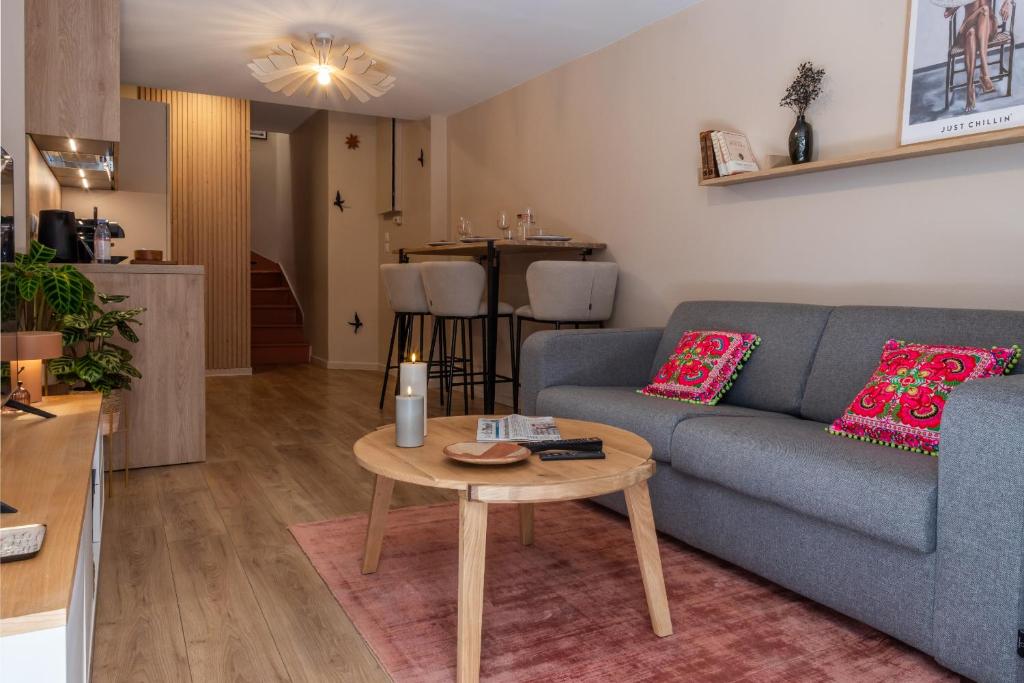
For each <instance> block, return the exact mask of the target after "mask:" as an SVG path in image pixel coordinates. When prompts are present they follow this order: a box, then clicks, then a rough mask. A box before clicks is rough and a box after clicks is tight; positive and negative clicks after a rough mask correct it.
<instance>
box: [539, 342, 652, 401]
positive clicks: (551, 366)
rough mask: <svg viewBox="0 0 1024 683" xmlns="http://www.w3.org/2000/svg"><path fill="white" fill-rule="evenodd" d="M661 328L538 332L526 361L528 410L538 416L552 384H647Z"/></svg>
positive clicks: (621, 385)
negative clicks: (540, 400) (539, 400)
mask: <svg viewBox="0 0 1024 683" xmlns="http://www.w3.org/2000/svg"><path fill="white" fill-rule="evenodd" d="M661 333H662V329H661V328H653V327H651V328H640V329H623V330H604V329H600V330H593V329H591V330H562V331H557V332H556V331H543V332H536V333H534V334H532V335H530V337H529V338H528V339H527V340H526V342H525V343H524V344H523V354H522V360H521V364H520V377H521V382H522V390H521V392H520V401H521V407H522V412H523V413H524V414H526V415H532V414H533V413H534V410H535V409H536V406H537V394H539V393H540V391H541V390H542V389H544V388H546V387H555V386H561V385H565V384H570V385H575V386H605V387H610V386H618V387H641V386H643V385H645V384H647V383H648V382H650V381H651V364H652V363H653V362H654V354H655V352H656V351H657V348H658V342H660V341H661Z"/></svg>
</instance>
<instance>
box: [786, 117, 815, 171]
mask: <svg viewBox="0 0 1024 683" xmlns="http://www.w3.org/2000/svg"><path fill="white" fill-rule="evenodd" d="M813 151H814V130H813V129H812V128H811V124H809V123H807V119H806V118H805V117H804V115H803V114H801V115H799V116H797V117H796V123H795V124H794V125H793V130H791V131H789V159H790V161H792V162H793V163H794V164H806V163H807V162H808V161H810V160H811V153H812V152H813Z"/></svg>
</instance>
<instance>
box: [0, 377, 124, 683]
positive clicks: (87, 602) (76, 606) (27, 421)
mask: <svg viewBox="0 0 1024 683" xmlns="http://www.w3.org/2000/svg"><path fill="white" fill-rule="evenodd" d="M35 405H36V406H38V407H40V408H43V409H44V410H47V411H49V412H51V413H54V414H56V415H57V417H55V418H52V419H43V418H39V417H36V416H34V415H28V414H18V415H4V416H3V418H2V425H0V428H2V430H3V431H2V446H0V469H2V470H3V479H2V481H0V498H3V500H4V502H5V503H8V504H10V505H13V506H14V507H16V508H17V509H18V512H16V513H13V514H5V515H3V516H2V517H0V526H3V527H12V526H21V525H23V524H45V525H46V538H45V539H44V540H43V546H42V548H41V549H40V551H39V554H38V555H36V556H35V557H33V558H31V559H28V560H21V561H18V562H10V563H7V564H3V565H0V591H2V592H3V600H2V601H0V662H2V670H3V679H4V681H11V682H12V683H13V682H14V681H32V682H33V683H43V682H47V683H48V682H56V681H75V682H76V683H77V682H78V681H83V682H84V681H88V680H89V668H90V664H91V659H92V634H93V622H94V618H95V614H96V612H95V610H96V585H97V583H96V577H97V576H98V570H99V563H100V540H101V533H102V530H103V501H104V481H103V446H102V443H103V440H102V438H101V437H100V429H99V427H100V395H99V394H97V393H80V394H74V395H71V396H55V397H51V398H47V399H45V400H43V401H42V402H41V403H37V404H35Z"/></svg>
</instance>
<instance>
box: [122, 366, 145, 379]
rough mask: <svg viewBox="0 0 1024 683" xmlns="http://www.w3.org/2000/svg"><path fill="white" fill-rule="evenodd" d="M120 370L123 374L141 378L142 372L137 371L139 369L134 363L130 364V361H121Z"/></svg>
mask: <svg viewBox="0 0 1024 683" xmlns="http://www.w3.org/2000/svg"><path fill="white" fill-rule="evenodd" d="M121 371H122V372H123V373H124V374H126V375H131V376H132V377H134V378H135V379H142V373H141V372H139V369H138V368H137V367H135V366H134V365H132V364H131V363H128V362H124V363H122V364H121Z"/></svg>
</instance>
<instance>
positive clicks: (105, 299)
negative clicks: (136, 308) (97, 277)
mask: <svg viewBox="0 0 1024 683" xmlns="http://www.w3.org/2000/svg"><path fill="white" fill-rule="evenodd" d="M96 298H97V299H99V300H100V303H104V304H119V303H121V302H122V301H124V300H125V299H127V298H128V295H127V294H101V293H99V292H96Z"/></svg>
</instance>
